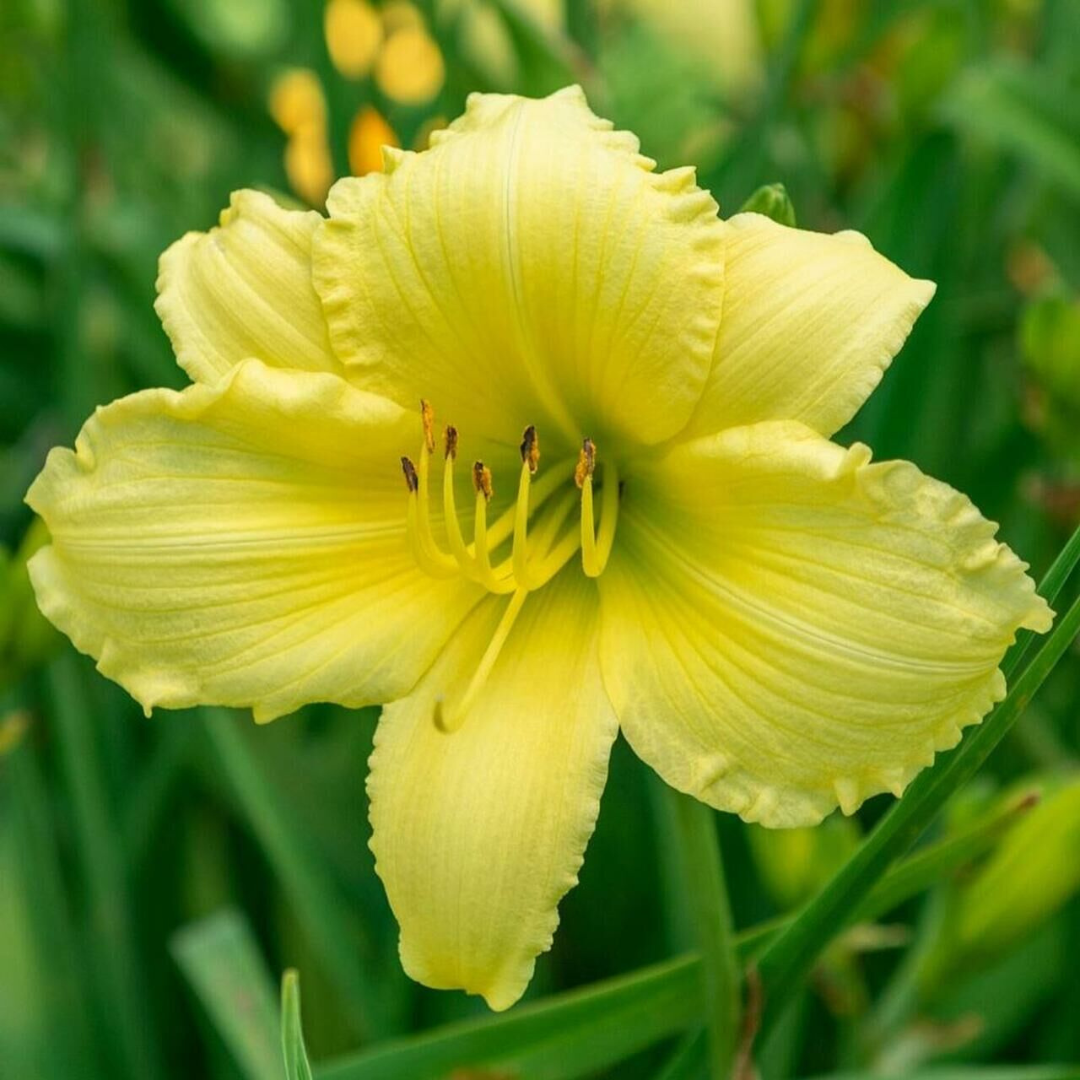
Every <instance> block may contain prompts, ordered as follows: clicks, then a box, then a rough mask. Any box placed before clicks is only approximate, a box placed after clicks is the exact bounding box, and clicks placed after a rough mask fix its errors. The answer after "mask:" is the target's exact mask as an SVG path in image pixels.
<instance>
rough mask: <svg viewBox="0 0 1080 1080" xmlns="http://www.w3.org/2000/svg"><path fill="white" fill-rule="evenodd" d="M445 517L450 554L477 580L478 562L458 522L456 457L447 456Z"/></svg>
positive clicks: (444, 466) (444, 470) (445, 467)
mask: <svg viewBox="0 0 1080 1080" xmlns="http://www.w3.org/2000/svg"><path fill="white" fill-rule="evenodd" d="M443 516H444V517H445V518H446V535H447V538H448V539H449V541H450V554H451V555H453V556H454V558H455V559H457V562H458V566H460V567H461V569H462V571H463V572H464V573H465V574H466V575H468V576H469V577H470V578H473V579H474V580H475V579H476V578H477V568H476V561H475V560H474V559H473V557H472V555H471V554H470V552H469V549H468V548H467V547H466V546H465V537H464V536H462V533H461V523H460V522H459V521H458V515H457V503H456V501H455V499H454V456H453V455H452V454H447V455H446V459H445V461H444V463H443Z"/></svg>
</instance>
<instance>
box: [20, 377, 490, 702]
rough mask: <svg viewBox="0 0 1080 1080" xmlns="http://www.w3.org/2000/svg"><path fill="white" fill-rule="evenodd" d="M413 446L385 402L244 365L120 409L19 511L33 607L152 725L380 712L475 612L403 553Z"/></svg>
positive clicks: (40, 482)
mask: <svg viewBox="0 0 1080 1080" xmlns="http://www.w3.org/2000/svg"><path fill="white" fill-rule="evenodd" d="M416 437H417V435H416V421H415V418H414V417H411V416H408V415H407V414H405V413H403V412H402V411H401V410H400V409H399V408H398V407H397V406H396V405H394V404H392V403H391V402H389V401H386V400H385V399H383V398H378V397H375V396H373V395H371V394H365V393H363V392H361V391H358V390H354V389H352V388H351V387H349V386H348V385H347V384H346V383H345V382H344V381H343V380H342V379H340V378H338V377H337V376H333V375H324V374H314V373H306V372H286V371H279V370H276V369H271V368H267V367H265V366H264V365H262V364H261V363H259V362H258V361H248V362H246V363H244V364H240V365H238V366H237V367H235V368H234V369H233V370H232V371H231V372H230V373H229V375H227V376H226V377H225V378H223V379H222V380H221V382H219V383H217V384H216V385H214V386H213V387H209V386H205V385H199V384H196V385H195V386H191V387H188V388H187V389H186V390H184V391H183V392H182V393H175V392H173V391H170V390H148V391H145V392H143V393H140V394H135V395H133V396H131V397H128V398H123V399H122V400H120V401H118V402H115V403H114V404H112V405H110V406H108V407H107V408H104V409H99V410H98V412H97V413H96V414H95V415H94V416H93V417H92V418H91V419H90V420H89V422H88V423H87V424H86V426H85V427H84V428H83V430H82V433H81V434H80V435H79V438H78V440H77V442H76V450H75V452H74V453H72V452H71V451H70V450H60V449H58V450H53V451H52V453H50V455H49V458H48V461H47V463H46V466H45V469H44V471H43V472H42V473H41V475H40V476H39V477H38V479H37V480H36V481H35V482H34V485H33V486H32V487H31V489H30V492H29V494H28V496H27V501H28V502H29V503H30V505H31V506H32V507H33V508H34V509H35V510H36V511H37V512H38V513H39V514H41V515H42V517H43V518H44V519H45V521H46V523H47V525H48V527H49V530H50V532H51V533H52V541H53V542H52V546H51V547H48V548H45V549H44V550H42V551H41V552H39V553H38V554H37V555H36V556H35V557H34V559H33V560H32V562H31V563H30V573H31V577H32V579H33V583H34V588H35V590H36V592H37V597H38V603H39V605H40V607H41V609H42V611H43V612H44V613H45V614H46V615H47V616H48V617H49V618H50V619H51V620H52V621H53V622H54V623H55V624H56V625H57V626H58V627H59V628H60V629H61V630H63V631H64V632H65V633H66V634H68V636H69V637H70V638H71V639H72V641H73V642H74V643H75V645H76V646H77V647H78V648H79V649H80V650H81V651H83V652H86V653H89V654H90V655H91V656H93V657H95V658H96V659H97V661H98V667H99V669H100V670H101V671H102V672H103V673H104V674H105V675H107V676H109V677H110V678H112V679H115V680H116V681H117V682H119V683H120V684H121V685H122V686H123V687H124V688H125V689H126V690H127V691H128V692H129V693H130V694H131V695H132V696H133V697H135V698H136V699H137V700H138V701H140V702H141V703H142V704H143V706H144V707H145V708H146V709H148V710H149V709H150V708H151V707H153V706H155V705H162V706H166V707H170V708H181V707H185V706H189V705H196V704H222V705H236V706H248V705H250V706H254V708H255V715H256V718H257V719H260V720H266V719H271V718H272V717H274V716H278V715H281V714H282V713H286V712H290V711H291V710H293V709H295V708H297V707H299V706H300V705H302V704H304V703H306V702H310V701H336V702H340V703H341V704H343V705H347V706H360V705H363V704H367V703H373V702H382V701H386V700H388V699H390V698H393V697H396V696H398V695H400V694H402V693H405V692H406V691H408V690H409V688H410V687H411V686H412V685H413V684H414V683H415V682H416V680H417V679H418V678H419V677H420V675H421V673H422V672H423V671H424V670H425V668H426V667H427V666H428V665H429V664H430V663H431V661H432V659H433V658H434V656H435V654H436V653H437V652H438V650H439V648H440V647H441V646H442V644H443V642H444V641H445V640H446V638H447V636H448V635H449V634H450V632H451V631H452V630H453V628H454V627H455V626H456V625H457V624H458V623H459V622H460V621H461V619H462V618H463V617H464V615H465V613H466V612H467V611H468V610H469V608H470V607H471V606H472V605H473V604H474V603H475V602H476V601H477V599H478V598H479V593H478V591H477V590H476V588H475V587H473V586H463V585H461V584H459V583H457V582H450V583H447V582H435V581H432V580H431V579H430V578H428V577H426V576H424V575H422V574H421V573H420V571H419V570H417V569H416V567H415V565H414V564H413V561H412V557H411V555H410V554H409V551H408V547H407V544H406V542H405V530H404V517H405V502H406V499H405V490H404V485H403V484H402V481H401V476H400V472H399V470H398V467H397V456H398V454H400V451H401V448H402V447H403V446H408V445H411V443H412V442H413V441H415V439H416Z"/></svg>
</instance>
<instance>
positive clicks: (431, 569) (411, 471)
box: [401, 457, 458, 578]
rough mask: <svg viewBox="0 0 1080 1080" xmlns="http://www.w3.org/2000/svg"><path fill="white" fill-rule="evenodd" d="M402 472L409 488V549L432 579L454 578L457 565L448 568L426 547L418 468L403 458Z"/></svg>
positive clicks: (407, 520) (407, 525)
mask: <svg viewBox="0 0 1080 1080" xmlns="http://www.w3.org/2000/svg"><path fill="white" fill-rule="evenodd" d="M401 471H402V472H403V473H404V474H405V483H406V485H407V486H408V488H409V506H408V514H407V517H406V522H405V531H406V533H407V535H408V537H409V547H410V548H411V549H412V553H413V558H414V559H415V560H416V562H417V565H418V566H419V567H420V569H421V570H423V571H424V572H425V573H427V574H430V575H431V576H432V577H437V578H447V577H454V576H455V575H456V574H457V572H458V570H457V564H456V563H451V564H450V566H447V565H446V564H445V563H442V562H440V561H439V560H437V559H434V558H432V556H431V553H430V552H429V551H428V550H427V549H426V548H425V547H424V544H423V540H422V538H421V535H420V527H419V522H418V518H419V495H418V494H417V489H418V487H419V481H418V479H417V475H416V466H415V465H413V463H412V462H411V461H410V460H409V459H408V458H407V457H403V458H402V459H401Z"/></svg>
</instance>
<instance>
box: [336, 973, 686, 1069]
mask: <svg viewBox="0 0 1080 1080" xmlns="http://www.w3.org/2000/svg"><path fill="white" fill-rule="evenodd" d="M700 979H701V967H700V961H699V960H698V958H697V957H696V956H684V957H680V958H678V959H676V960H670V961H667V962H666V963H663V964H657V965H655V966H653V967H648V968H644V969H642V970H640V971H637V972H634V973H633V974H632V975H624V976H620V977H619V978H616V979H609V980H607V981H605V982H601V983H596V984H595V985H593V986H589V987H587V988H585V989H583V990H573V991H571V992H569V993H565V994H557V995H555V996H553V997H551V998H549V999H547V1000H546V1001H542V1002H539V1003H538V1004H536V1005H525V1006H521V1007H519V1008H516V1009H514V1010H513V1011H512V1012H509V1013H502V1014H500V1015H498V1016H493V1017H491V1018H490V1019H483V1020H472V1021H465V1022H462V1023H456V1024H448V1025H447V1026H445V1027H442V1028H438V1029H436V1030H435V1031H431V1032H427V1033H425V1034H423V1035H417V1036H415V1037H412V1038H408V1039H395V1040H392V1041H390V1042H387V1043H384V1044H382V1045H380V1046H376V1047H374V1048H373V1049H371V1050H367V1051H365V1052H362V1053H360V1054H357V1055H355V1056H353V1057H349V1058H344V1059H342V1060H340V1061H337V1062H334V1063H332V1064H329V1065H327V1066H325V1067H323V1068H320V1069H318V1070H317V1073H316V1075H317V1077H318V1080H443V1078H445V1077H446V1076H447V1075H448V1074H452V1073H453V1072H454V1070H455V1069H464V1068H466V1067H472V1068H477V1067H483V1068H486V1069H489V1070H490V1071H491V1072H492V1073H494V1074H496V1075H499V1074H501V1073H509V1074H510V1075H511V1076H512V1077H513V1078H514V1080H573V1078H575V1077H584V1076H591V1075H592V1074H593V1073H595V1072H598V1071H599V1070H601V1069H604V1068H607V1067H608V1066H610V1065H613V1064H615V1063H616V1062H619V1061H623V1060H624V1059H626V1058H628V1057H630V1056H631V1055H632V1054H635V1053H637V1052H638V1051H639V1050H642V1049H644V1048H645V1047H647V1046H651V1045H652V1044H653V1043H656V1042H659V1041H660V1040H661V1039H665V1038H667V1037H669V1036H671V1035H674V1034H677V1033H678V1032H680V1031H685V1030H686V1029H688V1028H691V1027H700V1026H701V1024H702V1022H703V1020H704V1013H703V1008H702V997H701V982H700Z"/></svg>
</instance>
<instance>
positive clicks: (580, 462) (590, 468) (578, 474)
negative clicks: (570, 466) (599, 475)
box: [574, 439, 596, 487]
mask: <svg viewBox="0 0 1080 1080" xmlns="http://www.w3.org/2000/svg"><path fill="white" fill-rule="evenodd" d="M595 469H596V444H595V443H594V442H593V441H592V439H586V440H585V441H584V442H583V443H582V444H581V451H580V453H579V454H578V459H577V465H575V466H574V483H575V484H577V486H578V487H584V486H585V478H586V477H587V476H592V474H593V472H594V471H595Z"/></svg>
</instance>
